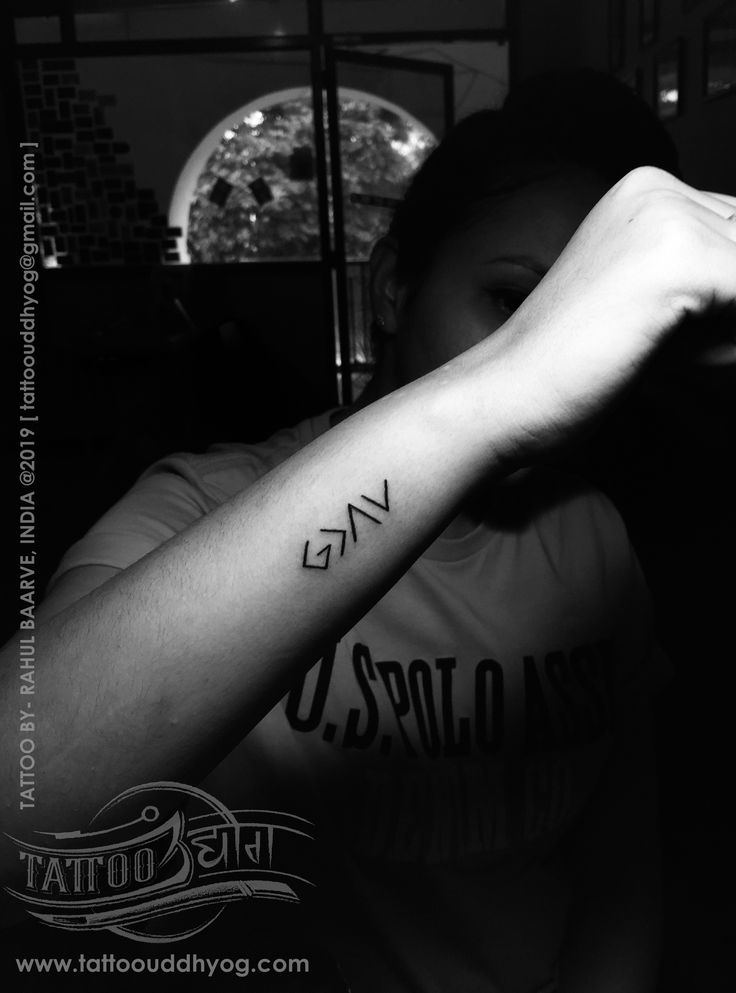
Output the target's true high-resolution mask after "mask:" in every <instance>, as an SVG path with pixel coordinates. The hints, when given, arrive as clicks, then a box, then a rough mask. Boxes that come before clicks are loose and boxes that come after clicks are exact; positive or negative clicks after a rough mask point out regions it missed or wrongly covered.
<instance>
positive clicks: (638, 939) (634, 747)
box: [559, 710, 661, 993]
mask: <svg viewBox="0 0 736 993" xmlns="http://www.w3.org/2000/svg"><path fill="white" fill-rule="evenodd" d="M657 807H658V804H657V785H656V777H655V761H654V743H653V740H652V728H651V719H650V715H649V713H648V710H647V711H646V712H644V711H641V712H637V713H635V714H630V715H629V716H628V720H627V724H626V726H625V727H624V728H623V729H622V733H621V736H620V740H619V742H618V745H617V748H616V750H615V752H614V754H613V755H612V757H611V760H610V764H609V766H608V768H607V770H606V773H605V775H604V777H603V780H602V781H601V783H600V784H599V786H598V790H597V792H596V794H595V796H594V798H593V800H592V802H591V804H590V807H589V808H588V810H587V811H586V813H585V815H584V817H583V821H582V822H581V824H580V825H579V827H578V829H577V830H576V831H575V832H574V834H573V835H572V836H571V838H570V839H568V848H569V852H570V857H571V861H572V864H573V867H574V874H575V885H574V895H573V903H572V908H571V913H570V918H569V921H568V925H567V931H566V938H565V942H564V945H563V950H562V956H561V961H560V984H559V993H653V991H654V990H655V989H656V984H657V976H658V972H659V952H660V928H661V878H660V877H661V872H660V847H659V832H658V810H657Z"/></svg>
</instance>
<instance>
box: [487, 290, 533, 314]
mask: <svg viewBox="0 0 736 993" xmlns="http://www.w3.org/2000/svg"><path fill="white" fill-rule="evenodd" d="M490 296H491V299H492V300H493V302H494V303H495V304H496V307H497V308H498V310H499V311H500V313H502V314H503V315H504V316H505V317H510V316H511V315H512V314H513V313H514V311H515V310H518V309H519V307H520V306H521V305H522V303H523V302H524V301H525V300H526V298H527V297H528V296H529V293H528V291H526V290H512V289H492V290H490Z"/></svg>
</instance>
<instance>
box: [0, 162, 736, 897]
mask: <svg viewBox="0 0 736 993" xmlns="http://www.w3.org/2000/svg"><path fill="white" fill-rule="evenodd" d="M586 195H587V196H588V197H589V198H590V197H592V199H595V195H597V194H595V195H594V194H593V190H592V189H591V188H589V189H588V192H587V194H586ZM589 205H590V203H588V204H587V205H586V206H583V203H582V198H581V201H580V204H579V206H580V214H579V216H578V217H577V218H576V220H575V222H574V223H573V224H572V225H571V230H570V232H569V235H568V237H569V243H568V244H567V246H566V247H564V250H563V248H562V245H564V241H565V239H564V238H563V239H561V240H562V244H561V245H560V246H559V257H556V259H553V258H552V257H551V256H552V255H553V254H555V253H554V247H556V246H554V247H553V248H552V249H551V251H550V255H549V258H546V259H544V260H542V261H544V262H545V264H546V263H547V262H549V265H550V268H549V272H548V273H547V274H546V275H545V276H544V277H543V278H542V279H541V281H539V285H538V286H537V287H536V288H534V289H533V292H531V293H530V295H529V296H528V298H527V299H526V300H525V301H524V302H523V303H522V304H521V306H519V308H518V309H517V310H516V311H515V312H514V313H513V314H512V315H511V316H509V317H508V320H506V321H505V323H502V322H501V321H500V320H499V321H496V322H495V325H494V319H493V318H492V317H491V316H489V315H488V314H485V316H483V315H482V314H481V312H480V311H478V310H475V309H473V310H472V312H470V311H464V312H462V313H459V314H457V315H456V317H455V318H453V319H449V318H448V321H447V322H446V321H445V318H443V319H442V320H443V324H442V326H443V327H444V328H450V329H452V331H451V335H450V336H451V337H452V339H453V340H452V342H451V343H449V344H448V347H447V348H444V347H443V349H441V350H439V351H434V350H433V351H431V352H428V351H427V350H426V349H425V350H424V352H423V355H422V356H421V357H420V354H419V353H420V352H421V349H419V348H418V346H416V347H415V346H412V348H411V349H410V350H409V351H408V352H407V353H406V355H405V362H406V363H407V366H406V370H405V374H404V376H403V377H402V378H403V379H404V384H403V385H400V386H399V388H397V389H394V390H393V391H392V392H390V393H389V394H387V395H385V396H383V397H381V398H380V399H378V400H377V401H376V402H375V403H372V404H370V405H369V406H367V407H365V408H364V409H363V410H360V411H358V412H357V413H355V414H354V415H353V416H351V417H350V418H348V419H347V420H346V421H344V422H343V423H341V424H339V425H338V426H337V427H336V428H334V429H333V430H332V431H330V432H328V434H327V435H325V436H323V437H321V438H319V439H318V440H317V441H315V442H314V443H313V444H312V445H310V446H308V448H306V449H304V450H302V451H301V452H299V453H298V454H297V455H296V456H294V457H293V458H292V459H290V460H289V461H288V462H287V463H285V464H284V465H282V466H281V467H279V468H278V469H276V470H275V471H274V472H272V473H270V474H269V475H268V476H267V477H265V478H264V479H262V480H260V481H259V482H258V483H256V484H255V485H254V486H253V487H251V488H250V489H249V490H248V491H247V492H245V493H242V494H239V495H238V496H237V497H235V498H233V499H232V500H230V501H228V502H227V503H226V504H224V505H223V506H222V507H221V508H219V509H218V510H216V511H214V512H212V513H211V514H208V515H207V516H206V517H204V518H203V519H202V520H201V521H199V522H198V523H197V524H195V525H193V526H192V527H190V528H188V529H187V530H186V531H184V532H182V533H181V534H179V535H178V536H177V537H176V538H174V539H172V540H171V541H169V542H167V543H166V544H165V545H163V546H161V547H160V548H158V549H157V550H156V551H154V552H152V553H151V554H149V555H148V556H146V557H145V558H144V559H142V560H141V561H139V562H137V563H136V564H134V565H133V566H131V567H130V568H128V569H125V570H124V571H121V572H118V573H116V574H114V575H112V574H111V571H109V570H99V569H98V570H74V571H73V572H71V573H69V574H67V576H66V577H63V578H62V580H61V581H60V582H59V584H58V585H57V587H56V588H55V590H54V591H52V593H51V595H50V596H49V598H48V601H47V603H46V605H45V608H44V609H43V611H42V613H41V615H40V616H41V618H42V620H41V624H40V627H39V629H38V631H37V645H36V647H37V652H38V657H39V658H40V659H43V672H44V695H45V699H47V700H53V701H54V712H55V720H54V721H53V723H52V722H51V721H44V722H43V724H42V726H41V727H40V728H39V734H38V743H37V749H38V750H37V758H38V768H39V778H38V781H37V798H38V801H37V807H36V809H35V811H34V817H33V825H32V830H44V829H53V830H63V829H73V828H75V827H78V825H79V824H80V823H84V822H85V820H86V819H88V818H89V817H90V816H91V815H92V814H93V813H94V812H95V811H96V810H97V809H98V808H99V807H100V806H102V804H103V803H104V802H105V801H107V800H108V799H109V798H110V796H112V795H114V794H116V793H117V792H120V791H122V790H123V789H125V788H127V787H129V786H132V785H135V784H138V783H141V782H145V781H152V780H159V779H180V780H184V781H197V780H199V779H201V778H202V776H203V775H204V774H206V772H207V771H208V770H210V769H212V768H213V767H214V766H215V765H217V763H218V762H219V761H220V760H221V759H222V757H223V756H224V755H225V754H226V753H227V752H228V751H229V750H230V748H231V747H232V745H233V743H234V742H235V741H236V740H238V739H239V738H241V737H242V736H243V734H244V733H247V731H248V729H249V728H251V727H253V726H254V725H255V724H256V723H257V722H258V721H259V720H260V719H261V718H262V717H263V715H264V714H265V713H266V712H267V711H268V710H269V709H270V708H271V707H272V706H273V705H274V704H275V702H276V701H277V700H278V699H279V698H280V696H281V695H282V694H283V693H284V691H285V689H286V687H288V686H289V685H290V683H291V682H292V681H293V679H294V678H295V677H296V676H297V675H298V674H299V673H300V672H303V671H304V669H305V668H307V667H308V666H309V665H310V664H311V663H312V662H314V660H315V659H316V658H317V657H318V656H319V655H320V654H321V651H322V648H323V646H325V645H327V644H328V643H330V642H334V641H335V640H336V639H338V638H339V637H340V636H341V634H342V633H343V632H345V631H346V630H348V629H349V627H350V626H351V625H352V624H353V623H354V622H355V620H356V619H357V618H359V617H360V616H361V615H362V614H363V613H364V612H365V611H366V610H367V609H368V608H369V607H370V606H371V605H372V604H373V603H374V602H375V601H376V600H377V599H378V598H379V597H380V596H381V595H382V594H383V592H384V591H385V590H386V589H388V588H390V586H391V585H392V584H393V583H394V582H395V580H396V579H397V577H398V576H400V575H401V574H402V573H403V572H404V571H405V570H406V569H407V568H408V567H409V566H410V565H411V563H412V562H413V561H414V560H415V559H416V557H417V556H418V555H420V554H421V552H422V550H423V549H424V548H425V547H426V546H427V544H428V543H429V542H431V541H432V540H433V539H434V538H435V537H436V535H437V534H438V533H439V532H440V531H442V530H443V529H444V528H445V527H447V525H448V523H449V522H450V521H451V520H453V518H455V516H456V515H457V512H458V509H459V508H460V507H462V505H463V502H464V500H465V499H466V497H467V495H468V493H470V492H471V491H472V490H473V489H474V488H475V487H477V486H478V485H479V484H480V483H485V482H486V481H487V480H493V479H499V478H501V477H502V476H503V475H505V474H507V473H508V472H510V471H513V470H514V469H516V468H517V467H518V466H521V465H527V464H529V463H531V462H534V461H536V460H538V459H539V458H540V457H542V456H543V455H544V454H545V453H546V452H548V451H549V450H550V449H551V448H553V447H554V446H555V445H556V444H558V443H559V442H560V441H561V440H563V439H565V438H566V437H567V436H568V435H569V433H570V432H571V431H574V430H576V429H578V427H579V425H580V424H581V423H585V422H586V421H587V420H588V419H589V418H591V417H593V416H595V415H596V414H597V413H598V412H599V411H600V410H601V409H602V408H603V407H605V405H606V404H607V403H609V402H610V400H611V399H612V398H613V397H615V396H616V395H617V394H618V393H619V392H620V391H621V390H622V389H623V388H625V387H626V386H627V385H628V384H629V383H630V382H631V380H632V378H633V377H634V376H635V374H636V372H637V371H638V370H639V369H640V368H641V366H642V364H643V363H644V362H645V361H646V360H647V358H648V357H649V356H650V355H651V353H652V351H653V350H654V349H655V348H656V347H657V345H658V344H659V342H660V341H662V340H663V339H664V338H665V337H666V336H667V335H668V333H670V332H671V331H672V330H673V329H674V328H675V327H676V325H677V322H678V319H679V318H680V317H681V315H682V314H683V313H685V312H694V313H698V312H701V311H702V310H703V309H704V308H705V307H707V306H708V305H709V304H710V303H711V301H712V300H714V299H716V300H720V301H723V302H727V301H733V300H734V299H736V275H735V273H736V221H734V220H729V219H728V218H729V217H731V216H732V215H733V214H734V213H736V200H734V199H733V198H728V197H722V196H713V195H711V194H706V193H702V192H700V191H697V190H694V189H692V188H690V187H688V186H686V185H685V184H683V183H680V182H678V181H677V180H674V179H673V178H672V177H670V176H669V175H667V174H665V173H662V172H659V171H657V170H654V169H640V170H636V171H635V172H634V173H631V174H629V176H628V177H626V178H625V179H624V180H622V181H621V182H620V183H619V184H617V185H616V187H614V188H613V190H611V191H610V192H608V193H606V194H605V195H604V196H602V198H601V199H600V200H599V201H598V202H597V204H596V205H595V206H594V207H593V209H592V210H590V212H589V213H588V214H587V217H585V219H584V220H583V219H582V215H583V214H584V213H585V210H587V209H588V206H589ZM580 221H582V223H580V226H579V227H577V230H574V229H575V226H576V224H577V223H579V222H580ZM573 230H574V234H573V233H572V231H573ZM390 283H391V281H390V280H387V281H386V285H387V286H388V287H389V289H390V288H391V287H390ZM391 292H393V297H390V296H389V297H387V298H386V307H387V308H389V304H390V308H389V310H388V311H387V315H388V316H389V317H391V319H392V320H393V321H394V327H395V329H396V330H398V328H399V327H400V326H401V322H402V321H407V320H408V312H407V310H406V294H405V289H404V288H402V287H401V286H398V285H394V286H393V289H392V290H391ZM479 299H480V298H479ZM402 308H404V313H403V314H402ZM416 315H417V316H416V323H415V324H414V325H409V324H405V325H404V327H403V329H402V334H403V333H404V331H406V332H407V335H409V337H412V340H414V341H416V340H417V339H418V338H421V336H422V335H421V329H422V327H423V326H426V327H428V326H429V324H430V319H429V315H427V317H426V320H425V321H424V323H423V321H422V318H421V316H420V315H419V313H418V312H416ZM455 329H457V333H456V331H455ZM489 332H493V333H489ZM409 337H407V338H406V340H407V341H408V340H409ZM433 340H434V339H433ZM407 348H408V346H407ZM409 363H411V365H409ZM417 377H418V378H417ZM384 481H388V487H389V490H388V492H389V502H390V510H389V511H386V516H385V519H384V523H383V526H382V527H380V528H375V529H374V531H373V532H372V538H371V540H370V541H365V542H357V543H355V542H354V543H353V544H352V545H351V546H350V547H349V554H345V555H344V556H340V555H338V554H334V555H333V558H332V561H331V562H330V567H329V568H327V569H309V568H305V567H304V564H303V555H304V549H305V543H306V542H308V541H310V542H318V541H320V530H321V529H322V528H324V527H331V526H332V524H331V522H334V521H337V522H338V524H337V525H336V527H340V526H343V525H340V523H339V522H341V521H344V520H345V519H346V508H347V505H348V504H349V503H351V502H352V503H355V502H356V501H359V500H360V498H361V497H362V496H363V495H367V496H369V497H371V498H375V499H376V500H377V501H383V493H384V490H383V484H384ZM362 506H363V507H364V509H366V506H367V505H365V504H363V505H362ZM381 513H382V512H381ZM317 547H318V546H316V545H315V546H313V548H317ZM246 641H247V643H248V645H249V657H248V658H247V659H246V660H245V661H244V660H243V658H242V652H241V646H242V644H243V643H245V642H246ZM213 672H214V673H216V678H215V679H213V678H212V674H213ZM2 678H3V681H4V685H3V691H2V700H3V707H4V713H3V718H4V720H3V728H4V731H3V735H4V737H3V738H2V741H1V742H0V744H1V754H2V756H3V760H2V776H3V779H2V797H3V805H4V810H3V814H4V824H5V828H6V830H8V831H10V832H12V833H17V834H21V835H22V834H23V833H24V832H25V831H27V830H28V825H27V824H26V823H25V821H24V818H23V814H22V812H20V811H19V810H18V803H17V769H18V765H17V741H16V737H15V735H14V731H13V729H14V728H15V726H16V720H15V717H16V710H17V688H16V682H17V671H16V642H15V639H13V640H12V641H11V643H10V644H9V645H8V646H7V648H6V650H5V657H4V664H3V666H2ZM14 867H15V866H14V862H12V860H11V859H10V856H8V859H7V861H6V864H5V866H4V876H5V879H8V880H9V879H10V878H12V873H13V870H14Z"/></svg>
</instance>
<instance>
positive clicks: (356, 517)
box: [302, 479, 390, 569]
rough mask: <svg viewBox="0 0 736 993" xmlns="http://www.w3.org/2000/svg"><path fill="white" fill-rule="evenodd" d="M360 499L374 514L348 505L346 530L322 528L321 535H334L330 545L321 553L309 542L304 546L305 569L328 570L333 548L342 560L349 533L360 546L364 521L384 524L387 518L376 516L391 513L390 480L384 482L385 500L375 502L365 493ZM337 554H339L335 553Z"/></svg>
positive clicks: (320, 550)
mask: <svg viewBox="0 0 736 993" xmlns="http://www.w3.org/2000/svg"><path fill="white" fill-rule="evenodd" d="M360 499H361V500H365V502H366V503H367V504H370V507H371V508H375V510H373V511H372V513H369V512H368V510H366V509H365V508H364V507H359V506H358V504H357V503H349V504H348V505H347V508H346V509H347V515H348V518H347V521H346V522H345V523H346V525H347V527H344V528H320V529H319V533H320V534H328V535H334V536H335V537H334V538H330V539H328V543H327V544H326V545H324V546H323V547H322V548H320V549H319V551H312V550H311V549H310V542H309V541H307V542H306V543H305V545H304V555H303V556H302V566H303V567H304V568H305V569H328V568H329V566H330V555H331V553H332V550H333V548H339V552H340V558H342V557H343V555H344V554H345V548H346V545H347V542H348V533H350V536H351V538H352V539H353V544H354V545H357V544H358V524H359V523H360V521H361V520H362V519H364V518H365V519H366V520H369V521H372V522H373V523H374V524H383V521H384V520H385V517H384V518H383V519H382V518H381V517H377V516H376V514H377V513H378V512H379V511H383V512H384V513H385V514H388V512H389V509H390V508H389V503H388V480H387V479H384V481H383V500H374V499H373V498H372V497H369V496H366V495H365V493H361V494H360ZM335 554H337V553H335Z"/></svg>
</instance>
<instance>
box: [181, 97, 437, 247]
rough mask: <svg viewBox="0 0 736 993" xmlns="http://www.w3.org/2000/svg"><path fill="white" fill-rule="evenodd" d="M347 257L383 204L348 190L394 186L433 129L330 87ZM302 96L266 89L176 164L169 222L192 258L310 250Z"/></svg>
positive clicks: (310, 189)
mask: <svg viewBox="0 0 736 993" xmlns="http://www.w3.org/2000/svg"><path fill="white" fill-rule="evenodd" d="M338 97H339V106H340V143H341V166H342V174H343V189H344V195H345V239H346V253H347V257H348V259H353V260H358V259H364V258H366V257H367V255H368V253H369V251H370V247H371V245H372V244H373V243H374V241H375V240H376V239H377V238H378V237H379V236H380V235H381V234H382V233H383V231H384V230H385V227H386V223H387V214H386V211H385V210H381V209H377V208H375V207H371V206H370V205H368V206H366V205H364V204H357V203H352V202H351V201H350V199H349V197H350V194H351V193H368V194H373V195H377V196H389V197H396V196H399V195H401V193H402V191H403V189H404V187H405V186H406V183H407V181H408V179H409V178H410V177H411V175H412V174H413V172H414V171H415V170H416V168H417V167H418V166H419V165H420V164H421V162H422V160H423V159H424V157H425V156H426V154H427V153H428V152H429V150H430V149H431V148H432V147H433V146H434V144H435V137H434V135H432V133H431V132H430V131H429V130H428V129H427V128H426V127H424V125H422V124H421V123H420V122H419V121H417V120H416V119H415V118H413V117H411V116H410V115H409V114H407V113H406V112H405V111H403V110H402V109H401V108H400V107H398V106H396V105H394V104H390V103H388V102H387V101H385V100H382V99H380V98H378V97H375V96H372V95H371V94H368V93H363V92H360V91H356V90H347V89H342V88H341V89H340V90H339V92H338ZM313 149H314V127H313V122H312V104H311V97H310V92H309V90H308V89H307V88H304V89H299V90H286V91H281V92H279V93H272V94H270V95H268V96H264V97H262V98H261V99H260V100H257V101H254V102H251V103H249V104H247V105H246V106H245V107H242V108H240V109H239V110H238V111H236V112H235V113H234V114H233V115H231V117H229V118H228V119H226V120H225V121H221V122H219V124H218V125H217V126H216V127H214V128H213V129H212V130H211V131H210V132H209V134H208V135H207V136H206V137H205V138H204V140H203V141H202V142H200V144H199V146H198V147H197V148H196V149H195V151H194V152H193V153H192V155H191V156H190V159H189V161H188V162H187V164H186V165H185V167H184V169H183V171H182V173H181V176H180V178H179V182H178V183H177V186H176V189H175V191H174V196H173V198H172V203H171V209H170V212H169V214H170V223H171V224H172V225H175V226H177V227H181V228H182V230H183V232H184V233H185V240H186V255H188V257H189V260H190V261H192V262H244V261H249V260H274V259H283V260H286V259H316V258H319V249H320V246H319V224H318V215H317V184H316V178H315V163H314V151H313Z"/></svg>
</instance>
